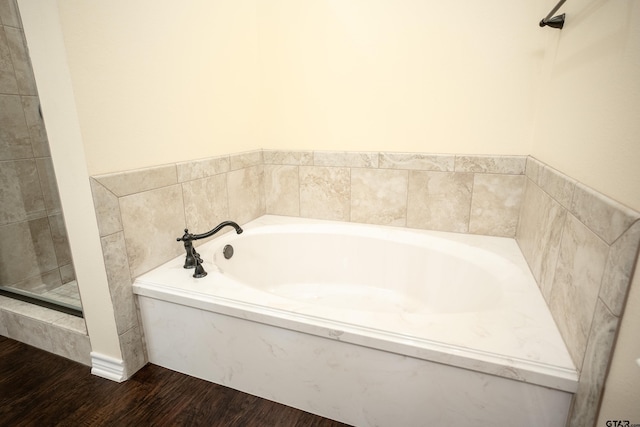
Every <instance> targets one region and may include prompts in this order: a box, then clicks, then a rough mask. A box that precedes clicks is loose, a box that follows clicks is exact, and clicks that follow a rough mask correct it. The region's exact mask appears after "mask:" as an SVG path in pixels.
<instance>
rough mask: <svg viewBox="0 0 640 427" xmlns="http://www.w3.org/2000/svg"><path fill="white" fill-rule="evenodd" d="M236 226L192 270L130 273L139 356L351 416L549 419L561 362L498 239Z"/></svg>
mask: <svg viewBox="0 0 640 427" xmlns="http://www.w3.org/2000/svg"><path fill="white" fill-rule="evenodd" d="M243 228H244V230H245V231H244V233H242V234H240V235H237V234H235V233H233V232H231V233H226V234H224V235H222V236H220V237H218V238H216V239H214V240H212V241H210V242H207V243H206V244H204V245H202V246H199V247H198V252H199V253H200V254H201V256H202V259H203V260H204V264H203V265H204V267H205V269H206V270H207V271H208V275H207V276H206V277H204V278H201V279H195V278H193V277H192V273H193V270H185V269H183V268H182V265H183V262H184V257H183V256H181V257H178V258H176V259H174V260H172V261H170V262H168V263H166V264H164V265H162V266H160V267H158V268H156V269H155V270H153V271H151V272H149V273H147V274H144V275H142V276H140V277H138V278H137V279H136V281H135V283H134V285H133V288H134V292H135V293H136V294H137V295H138V300H139V306H140V312H141V318H142V323H143V327H144V332H145V336H146V343H147V350H148V354H149V360H150V362H152V363H155V364H157V365H160V366H164V367H167V368H169V369H173V370H176V371H180V372H183V373H186V374H189V375H193V376H196V377H199V378H203V379H206V380H209V381H212V382H215V383H218V384H222V385H226V386H229V387H232V388H234V389H238V390H241V391H244V392H248V393H251V394H254V395H257V396H261V397H264V398H267V399H270V400H274V401H277V402H280V403H284V404H286V405H289V406H293V407H296V408H299V409H303V410H305V411H309V412H312V413H315V414H318V415H322V416H325V417H328V418H332V419H335V420H339V421H342V422H345V423H348V424H353V425H359V426H361V425H362V426H368V425H371V426H404V425H406V426H418V425H447V426H456V425H464V426H467V425H474V426H500V425H519V426H563V425H564V423H565V420H566V418H567V415H568V411H569V407H570V404H571V399H572V396H573V393H574V392H575V391H576V387H577V374H576V369H575V367H574V366H573V364H572V362H571V358H570V356H569V354H568V352H567V350H566V348H565V346H564V343H563V341H562V338H561V337H560V334H559V332H558V330H557V328H556V326H555V323H554V322H553V319H552V318H551V315H550V313H549V311H548V309H547V306H546V304H545V302H544V300H543V298H542V296H541V295H540V292H539V290H538V287H537V285H536V283H535V280H534V279H533V276H532V275H531V273H530V271H529V269H528V267H527V264H526V262H525V260H524V258H523V257H522V255H521V253H520V251H519V249H518V246H517V244H516V242H515V241H514V240H513V239H507V238H498V237H487V236H475V235H464V234H454V233H443V232H432V231H421V230H411V229H403V228H395V227H381V226H372V225H363V224H352V223H340V222H332V221H320V220H307V219H299V218H287V217H277V216H269V215H267V216H263V217H261V218H258V219H257V220H254V221H252V222H250V223H248V224H246V225H245V226H244V227H243ZM179 231H180V230H176V236H177V235H178V234H179ZM167 244H178V243H175V242H167ZM226 245H232V246H233V249H234V255H233V256H232V257H231V258H230V259H225V257H224V256H223V248H224V247H225V246H226Z"/></svg>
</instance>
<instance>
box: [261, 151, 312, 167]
mask: <svg viewBox="0 0 640 427" xmlns="http://www.w3.org/2000/svg"><path fill="white" fill-rule="evenodd" d="M262 155H263V157H264V164H265V165H295V166H301V165H306V166H312V165H313V151H285V150H263V152H262Z"/></svg>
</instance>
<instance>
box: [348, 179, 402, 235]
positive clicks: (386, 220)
mask: <svg viewBox="0 0 640 427" xmlns="http://www.w3.org/2000/svg"><path fill="white" fill-rule="evenodd" d="M408 182H409V173H408V171H406V170H393V169H364V168H362V169H361V168H356V169H352V170H351V221H354V222H362V223H367V224H378V225H396V226H405V225H406V223H407V191H408Z"/></svg>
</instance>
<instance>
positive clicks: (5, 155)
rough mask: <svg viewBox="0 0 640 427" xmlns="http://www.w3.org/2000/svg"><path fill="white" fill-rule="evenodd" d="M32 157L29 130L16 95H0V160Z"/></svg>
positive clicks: (20, 102)
mask: <svg viewBox="0 0 640 427" xmlns="http://www.w3.org/2000/svg"><path fill="white" fill-rule="evenodd" d="M32 157H33V150H32V148H31V138H30V136H29V128H28V127H27V122H26V120H25V118H24V111H23V110H22V101H21V100H20V97H19V96H18V95H0V160H14V159H26V158H32Z"/></svg>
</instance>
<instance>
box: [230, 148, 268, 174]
mask: <svg viewBox="0 0 640 427" xmlns="http://www.w3.org/2000/svg"><path fill="white" fill-rule="evenodd" d="M229 162H230V167H231V170H232V171H235V170H238V169H243V168H248V167H251V166H258V165H262V164H264V160H263V158H262V150H255V151H247V152H245V153H237V154H232V155H230V156H229Z"/></svg>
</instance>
